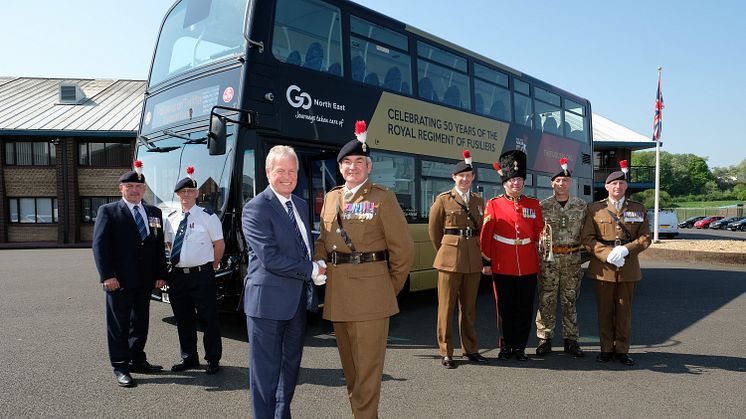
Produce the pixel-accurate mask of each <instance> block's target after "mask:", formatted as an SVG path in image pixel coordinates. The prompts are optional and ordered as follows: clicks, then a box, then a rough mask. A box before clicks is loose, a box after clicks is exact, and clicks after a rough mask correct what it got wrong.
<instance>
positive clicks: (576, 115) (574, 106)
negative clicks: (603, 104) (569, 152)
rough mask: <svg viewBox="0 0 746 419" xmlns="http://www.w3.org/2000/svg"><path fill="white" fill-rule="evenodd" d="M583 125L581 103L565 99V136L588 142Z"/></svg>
mask: <svg viewBox="0 0 746 419" xmlns="http://www.w3.org/2000/svg"><path fill="white" fill-rule="evenodd" d="M585 126H586V124H585V108H584V107H583V105H581V104H579V103H577V102H575V101H572V100H570V99H565V124H564V128H565V137H567V138H572V139H575V140H580V141H582V142H588V136H587V135H586V129H585Z"/></svg>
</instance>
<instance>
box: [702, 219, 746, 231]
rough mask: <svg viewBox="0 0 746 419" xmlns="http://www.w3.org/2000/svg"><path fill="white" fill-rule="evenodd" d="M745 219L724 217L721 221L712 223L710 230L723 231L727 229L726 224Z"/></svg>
mask: <svg viewBox="0 0 746 419" xmlns="http://www.w3.org/2000/svg"><path fill="white" fill-rule="evenodd" d="M744 218H746V217H726V218H723V219H722V220H717V221H713V222H711V223H710V228H711V229H713V230H724V229H725V228H726V227H728V224H730V223H735V222H736V221H740V220H743V219H744Z"/></svg>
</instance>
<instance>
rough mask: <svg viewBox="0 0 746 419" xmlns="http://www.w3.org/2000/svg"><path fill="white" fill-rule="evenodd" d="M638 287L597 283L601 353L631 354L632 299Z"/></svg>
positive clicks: (606, 282) (631, 283) (625, 283)
mask: <svg viewBox="0 0 746 419" xmlns="http://www.w3.org/2000/svg"><path fill="white" fill-rule="evenodd" d="M636 287H637V282H616V283H615V282H609V281H595V289H596V302H597V306H598V336H599V338H600V339H601V352H616V353H618V354H626V353H627V352H629V345H630V340H631V338H632V297H633V296H634V293H635V288H636ZM615 288H616V289H615Z"/></svg>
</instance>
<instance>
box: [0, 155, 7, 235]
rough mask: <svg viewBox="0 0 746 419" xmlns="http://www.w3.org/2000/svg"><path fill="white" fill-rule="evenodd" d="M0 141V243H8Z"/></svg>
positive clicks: (3, 159)
mask: <svg viewBox="0 0 746 419" xmlns="http://www.w3.org/2000/svg"><path fill="white" fill-rule="evenodd" d="M1 145H2V141H0V243H5V242H7V241H8V217H9V214H8V208H7V205H8V200H7V199H6V197H7V196H8V195H7V194H6V193H5V146H1Z"/></svg>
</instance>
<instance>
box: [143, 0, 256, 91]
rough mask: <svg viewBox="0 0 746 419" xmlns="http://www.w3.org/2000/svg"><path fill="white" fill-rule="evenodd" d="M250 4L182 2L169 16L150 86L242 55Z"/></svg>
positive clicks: (240, 0) (244, 0) (239, 0)
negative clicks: (247, 5)
mask: <svg viewBox="0 0 746 419" xmlns="http://www.w3.org/2000/svg"><path fill="white" fill-rule="evenodd" d="M247 2H248V0H222V1H213V0H182V1H181V2H179V3H178V4H177V5H176V6H174V8H173V9H172V10H171V12H170V13H169V14H168V16H166V20H165V21H164V22H163V28H162V29H161V33H160V35H159V36H158V45H157V46H156V49H155V57H154V58H153V69H152V71H151V73H150V85H151V86H153V85H156V84H158V83H160V82H162V81H163V80H165V79H167V78H170V77H173V76H176V75H178V74H181V73H184V72H187V71H190V70H192V69H194V68H197V67H200V66H204V65H207V64H210V63H213V62H216V61H218V60H221V59H224V58H226V57H231V56H236V55H240V54H241V53H242V52H243V45H244V36H243V31H244V20H245V17H246V4H247Z"/></svg>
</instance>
